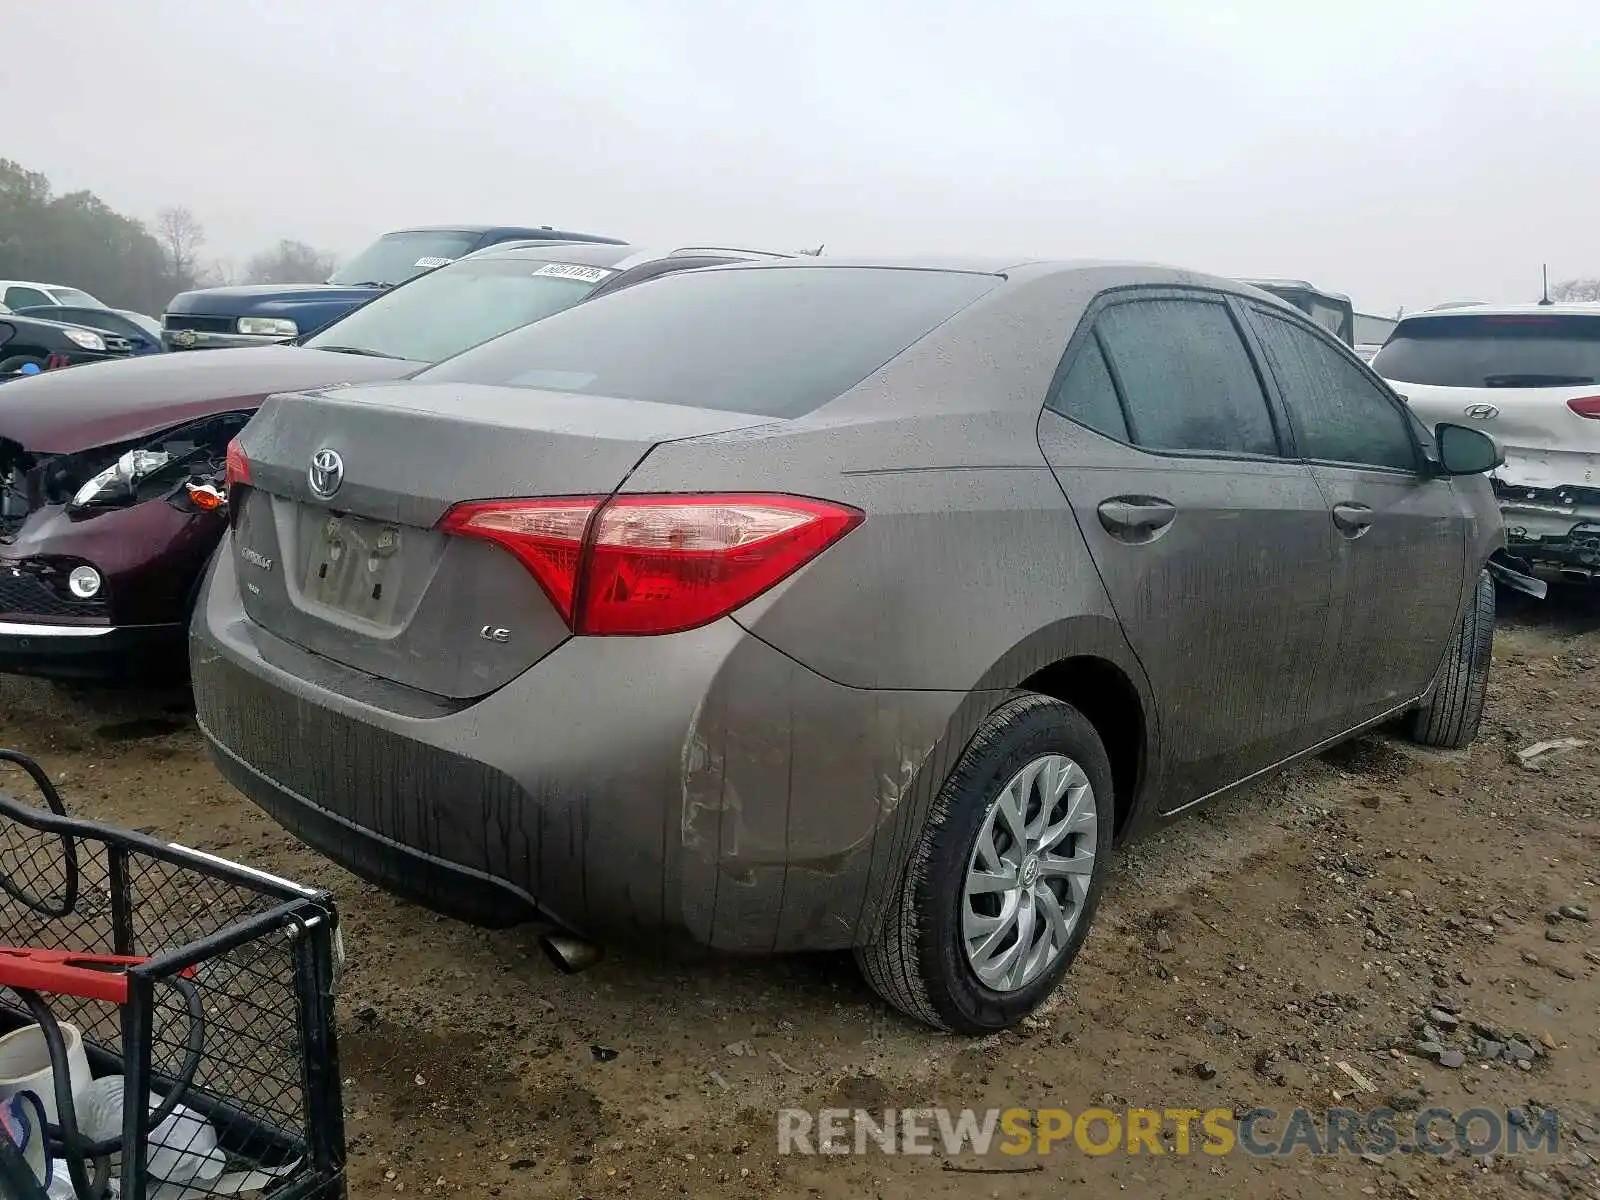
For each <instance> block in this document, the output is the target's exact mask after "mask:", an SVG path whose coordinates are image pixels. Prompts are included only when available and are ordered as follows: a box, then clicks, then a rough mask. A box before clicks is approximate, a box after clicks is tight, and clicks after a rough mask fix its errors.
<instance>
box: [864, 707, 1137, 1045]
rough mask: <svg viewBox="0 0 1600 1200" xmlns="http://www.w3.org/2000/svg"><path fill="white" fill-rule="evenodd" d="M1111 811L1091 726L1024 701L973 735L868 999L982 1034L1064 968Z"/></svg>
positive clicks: (885, 937) (908, 886)
mask: <svg viewBox="0 0 1600 1200" xmlns="http://www.w3.org/2000/svg"><path fill="white" fill-rule="evenodd" d="M1114 811H1115V810H1114V801H1113V796H1112V790H1111V764H1110V760H1109V759H1108V758H1107V756H1106V752H1105V747H1104V746H1103V745H1102V744H1101V741H1100V738H1099V735H1098V734H1096V732H1095V730H1094V726H1092V725H1091V724H1090V723H1089V722H1088V720H1087V719H1086V718H1085V717H1084V716H1083V715H1082V714H1081V713H1079V712H1078V711H1077V710H1076V709H1074V708H1072V707H1071V706H1070V705H1066V704H1062V703H1061V702H1060V701H1057V700H1052V699H1050V698H1049V697H1047V696H1040V695H1025V696H1021V697H1018V698H1017V699H1015V700H1011V701H1008V702H1007V703H1005V704H1003V705H1001V706H1000V707H999V708H998V709H996V710H995V711H994V712H993V713H992V714H991V715H990V716H989V718H988V719H987V720H986V721H985V722H984V723H983V725H982V726H981V727H980V728H979V729H978V732H977V733H976V734H975V735H974V736H973V738H972V740H971V742H969V743H968V745H967V748H966V750H965V751H964V752H963V753H962V755H961V758H960V760H959V761H958V762H957V763H956V765H955V768H954V769H953V770H952V771H951V772H950V775H949V777H948V778H947V779H946V780H945V782H944V786H943V788H942V789H941V790H940V792H939V795H938V797H937V798H936V799H935V801H934V805H933V811H932V812H931V813H930V815H929V817H928V821H927V824H926V826H925V827H924V828H923V831H922V837H921V839H920V840H919V842H918V844H917V847H916V849H915V851H914V852H913V853H912V856H911V861H910V864H909V867H908V869H907V871H906V876H905V879H904V881H903V883H902V884H901V890H900V893H899V895H898V897H896V899H895V901H894V906H893V908H892V909H891V911H890V912H889V915H888V917H887V919H886V921H885V925H884V928H883V930H882V931H881V933H880V935H879V937H878V939H877V941H875V942H874V943H873V944H872V945H870V946H866V947H863V948H861V949H860V950H858V951H857V954H856V957H857V961H858V962H859V963H860V964H861V968H862V971H863V973H864V974H865V975H866V977H867V981H868V982H869V983H870V984H871V985H872V987H873V989H874V990H875V991H876V992H877V993H878V994H879V995H880V996H882V997H883V998H884V999H885V1000H887V1001H888V1002H889V1003H890V1004H893V1005H894V1006H895V1007H896V1008H898V1009H900V1010H901V1011H903V1012H905V1013H907V1014H908V1015H910V1016H913V1017H916V1018H918V1019H919V1020H922V1021H925V1022H927V1023H928V1024H930V1025H933V1026H935V1027H937V1028H940V1029H948V1030H953V1031H955V1032H958V1033H988V1032H991V1031H993V1030H997V1029H1005V1028H1007V1027H1008V1026H1011V1025H1014V1024H1016V1023H1017V1022H1018V1021H1020V1020H1021V1019H1022V1018H1023V1017H1025V1016H1027V1015H1028V1013H1030V1012H1032V1011H1033V1010H1034V1009H1035V1008H1037V1007H1038V1006H1039V1005H1040V1004H1041V1003H1042V1002H1043V1001H1044V1000H1045V998H1046V997H1047V996H1049V995H1050V993H1051V992H1052V991H1053V990H1054V989H1055V987H1056V985H1057V984H1058V983H1060V981H1061V978H1062V976H1064V975H1065V974H1066V972H1067V969H1068V968H1069V967H1070V966H1071V965H1072V960H1073V959H1074V958H1075V957H1076V956H1077V953H1078V949H1079V947H1080V946H1081V945H1082V944H1083V939H1084V937H1085V936H1086V935H1087V934H1088V932H1089V923H1090V921H1091V920H1092V919H1093V917H1094V909H1095V905H1096V903H1097V902H1098V900H1099V897H1100V891H1101V889H1102V887H1103V885H1104V882H1105V873H1106V866H1107V860H1108V858H1109V856H1110V850H1111V835H1112V823H1113V819H1114Z"/></svg>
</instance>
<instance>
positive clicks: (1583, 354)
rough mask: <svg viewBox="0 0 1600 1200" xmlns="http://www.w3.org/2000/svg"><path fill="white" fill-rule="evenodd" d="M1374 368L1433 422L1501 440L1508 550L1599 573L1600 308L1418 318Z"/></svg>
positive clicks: (1405, 325)
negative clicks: (1465, 423) (1464, 426)
mask: <svg viewBox="0 0 1600 1200" xmlns="http://www.w3.org/2000/svg"><path fill="white" fill-rule="evenodd" d="M1372 369H1373V370H1374V371H1376V372H1377V373H1378V374H1379V375H1381V376H1382V377H1383V378H1384V379H1385V380H1386V381H1387V382H1388V383H1389V385H1390V386H1391V387H1393V388H1394V389H1395V390H1396V391H1397V392H1399V393H1400V394H1401V395H1402V396H1403V397H1405V399H1406V400H1407V401H1408V402H1409V403H1410V405H1411V408H1412V410H1413V411H1414V412H1415V413H1416V414H1417V416H1418V417H1420V418H1421V419H1422V420H1423V421H1424V422H1425V423H1426V424H1428V425H1429V426H1433V425H1436V424H1438V423H1439V422H1441V421H1452V422H1460V421H1461V420H1462V418H1466V419H1467V420H1469V421H1471V422H1472V423H1474V424H1478V425H1481V426H1482V428H1483V430H1484V432H1486V433H1489V434H1493V435H1494V437H1495V438H1496V439H1497V440H1498V441H1499V442H1500V444H1501V446H1502V447H1503V448H1504V450H1505V455H1506V461H1505V464H1504V465H1503V466H1501V467H1500V468H1499V469H1498V470H1497V471H1495V473H1494V475H1493V480H1494V486H1495V494H1496V496H1497V497H1498V498H1499V501H1500V511H1501V512H1502V513H1503V514H1504V516H1505V522H1506V538H1507V541H1508V543H1509V545H1508V549H1509V550H1510V551H1511V553H1512V554H1515V555H1518V556H1520V557H1522V558H1524V559H1526V560H1528V561H1529V562H1531V563H1533V564H1534V566H1535V567H1537V568H1542V573H1552V572H1554V573H1559V574H1560V575H1561V576H1562V577H1564V578H1569V579H1591V578H1596V577H1600V304H1587V303H1586V304H1518V305H1505V306H1494V305H1488V304H1475V305H1471V306H1462V307H1452V308H1447V309H1443V310H1440V309H1434V310H1431V311H1428V312H1421V313H1417V314H1415V315H1414V316H1408V317H1406V318H1404V319H1403V320H1402V321H1401V322H1400V324H1399V325H1398V326H1396V327H1395V331H1394V333H1393V334H1391V335H1390V337H1389V340H1388V341H1387V342H1386V343H1385V344H1384V346H1383V349H1382V350H1380V351H1378V353H1377V355H1376V356H1375V357H1374V358H1373V360H1372Z"/></svg>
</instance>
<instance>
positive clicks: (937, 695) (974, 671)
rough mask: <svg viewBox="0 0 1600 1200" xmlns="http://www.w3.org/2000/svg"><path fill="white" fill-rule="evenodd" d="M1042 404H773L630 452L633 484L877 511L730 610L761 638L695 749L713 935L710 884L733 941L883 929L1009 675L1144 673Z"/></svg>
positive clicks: (686, 830)
mask: <svg viewBox="0 0 1600 1200" xmlns="http://www.w3.org/2000/svg"><path fill="white" fill-rule="evenodd" d="M1036 424H1037V411H1036V410H1035V411H1026V410H1018V411H1014V412H1007V413H993V412H990V413H970V412H966V413H946V414H935V415H933V416H930V417H929V418H927V419H926V420H923V421H919V422H915V423H912V426H913V427H912V428H910V429H908V428H907V422H905V421H903V420H886V421H872V420H869V421H864V422H859V423H856V422H851V423H844V424H839V425H833V426H828V427H822V428H809V429H808V428H800V427H789V428H785V427H782V426H779V427H768V428H767V429H765V430H762V431H744V432H742V433H737V434H731V435H716V436H713V437H709V438H703V439H697V440H695V441H692V442H684V443H678V444H675V445H672V446H667V447H659V448H657V449H656V450H655V451H653V452H652V453H651V454H650V455H649V456H648V457H647V458H646V459H645V461H644V462H643V463H642V464H641V465H640V467H639V469H638V470H636V471H635V472H634V474H633V475H632V476H630V478H629V480H628V483H627V485H626V487H625V489H624V490H625V491H656V490H660V491H673V490H706V489H716V490H723V489H727V490H731V491H744V490H748V491H783V492H790V493H796V494H802V495H810V496H817V497H822V498H826V499H830V500H836V501H841V502H844V503H848V504H853V505H856V506H858V507H860V508H861V509H863V510H864V511H865V512H866V513H867V514H868V515H867V520H866V521H865V523H864V524H863V525H862V526H860V527H859V528H857V529H856V530H854V531H853V532H852V533H850V534H849V535H848V536H846V537H845V538H844V539H843V540H842V541H840V542H839V543H837V544H836V545H834V546H833V547H831V548H830V549H829V550H828V551H827V552H825V553H824V554H823V555H822V556H821V557H820V558H819V559H817V560H816V561H814V562H812V563H811V564H809V565H808V566H807V567H806V568H804V569H803V570H802V571H801V572H799V573H798V574H797V575H795V576H793V577H791V579H789V580H788V581H786V582H785V583H783V584H781V585H779V587H777V588H775V589H774V590H773V591H771V592H769V593H768V594H766V595H765V596H763V597H760V598H758V599H757V600H756V601H755V602H753V603H751V604H749V605H747V606H745V607H744V608H743V609H741V610H740V611H739V612H738V613H737V614H735V617H736V619H737V620H738V621H739V622H740V623H741V624H742V625H744V626H745V627H746V628H747V629H749V630H751V631H752V633H754V634H755V635H756V638H757V639H760V640H752V641H751V642H750V643H749V645H748V646H742V647H740V649H739V650H738V651H737V652H736V653H735V654H734V655H732V656H731V657H730V659H729V661H728V663H727V664H726V665H725V666H724V668H723V670H722V672H721V673H720V674H719V677H718V681H717V686H716V687H715V689H713V691H712V693H711V695H710V696H709V697H708V699H707V701H706V703H705V704H704V705H703V706H702V707H701V709H700V711H699V712H698V713H697V715H696V722H695V729H694V731H693V733H692V734H691V736H690V738H689V739H688V741H687V743H686V746H685V752H684V758H683V774H684V788H683V798H682V802H681V806H682V813H683V819H684V827H683V830H682V842H683V846H684V878H683V896H684V908H685V912H686V915H687V916H688V917H689V918H690V925H691V928H692V929H694V930H696V932H697V935H698V936H701V937H706V934H705V933H704V932H702V931H704V930H706V929H707V927H708V923H707V921H706V914H705V913H704V912H703V911H700V910H699V909H697V908H696V905H699V904H703V903H704V902H705V898H706V897H707V896H709V895H714V896H715V900H714V915H713V917H712V919H711V920H710V922H709V933H710V936H709V938H708V939H707V940H710V941H712V942H713V943H714V944H716V945H718V946H721V947H726V948H737V949H751V950H754V949H768V948H772V949H777V950H794V949H836V948H843V947H847V946H850V945H854V944H859V943H861V942H864V941H867V940H870V939H871V937H873V936H874V935H875V932H876V930H877V929H878V927H879V924H880V917H881V913H882V906H883V903H884V901H885V898H886V897H887V896H889V895H892V894H893V891H894V887H893V885H894V884H895V883H896V882H897V880H898V879H899V877H900V874H901V872H902V870H903V868H904V864H905V862H906V859H907V857H908V855H909V853H910V851H911V848H912V846H913V845H914V843H915V839H916V836H917V834H918V832H919V831H920V829H921V827H922V823H923V819H924V817H925V814H926V813H927V811H928V808H929V805H930V802H931V799H932V797H933V796H934V795H935V794H936V793H937V791H938V789H939V787H940V786H941V785H942V784H943V782H944V779H945V776H946V775H947V774H948V772H949V770H950V768H951V766H952V765H953V764H954V761H955V759H956V757H957V756H959V754H960V753H961V751H962V750H963V749H964V747H965V746H966V744H967V742H968V741H969V740H970V739H971V737H972V734H973V732H974V731H975V730H976V728H977V726H978V724H979V723H980V722H981V721H982V720H983V719H984V718H985V717H986V716H987V715H988V713H989V712H991V711H992V710H993V709H994V708H995V707H996V706H997V705H998V704H1000V703H1001V702H1002V701H1003V700H1004V699H1005V697H1006V695H1007V694H1008V691H1009V690H1010V689H1012V688H1015V687H1016V686H1017V685H1018V684H1020V683H1021V682H1022V681H1023V680H1025V679H1027V678H1028V677H1029V676H1030V675H1032V674H1033V673H1035V672H1036V671H1038V670H1040V669H1042V668H1043V667H1046V666H1048V665H1050V664H1051V663H1053V662H1056V661H1059V660H1060V659H1062V658H1065V657H1070V656H1072V655H1075V654H1084V655H1092V656H1096V657H1103V658H1107V659H1108V660H1110V661H1112V662H1115V663H1116V664H1117V665H1118V666H1119V667H1121V668H1122V669H1123V670H1124V671H1126V672H1128V673H1129V674H1130V675H1132V676H1133V677H1134V678H1135V680H1136V686H1137V687H1139V688H1140V690H1141V693H1143V691H1144V684H1143V677H1142V674H1140V673H1139V672H1138V668H1137V666H1136V664H1135V663H1134V661H1133V658H1132V655H1131V652H1130V651H1129V650H1128V649H1127V644H1126V642H1125V640H1124V639H1123V638H1122V635H1121V632H1120V628H1119V627H1118V626H1117V624H1116V622H1115V620H1114V618H1113V617H1112V615H1111V610H1110V606H1109V603H1108V602H1107V600H1106V597H1105V594H1104V591H1103V589H1102V587H1101V585H1100V581H1099V577H1098V575H1097V574H1096V573H1095V571H1094V569H1093V567H1092V565H1091V564H1090V562H1089V559H1088V556H1087V553H1086V552H1085V550H1084V548H1083V545H1082V542H1081V540H1080V538H1079V534H1078V531H1077V527H1076V523H1075V521H1074V519H1073V516H1072V512H1071V510H1070V508H1069V507H1068V506H1067V502H1066V499H1065V497H1064V496H1063V495H1062V493H1061V490H1060V488H1059V487H1058V486H1057V484H1056V482H1055V478H1054V476H1053V475H1052V473H1051V472H1050V470H1049V467H1048V466H1047V465H1046V464H1045V463H1044V461H1043V458H1042V455H1041V453H1040V451H1039V449H1038V443H1037V440H1036V435H1035V428H1036ZM780 431H781V432H780ZM864 463H865V464H872V465H871V466H866V467H863V466H861V465H860V464H864ZM929 466H932V467H934V468H937V469H927V468H928V467H929ZM908 468H909V469H908ZM1146 711H1147V712H1151V711H1152V710H1151V709H1150V706H1149V705H1148V704H1147V705H1146ZM1151 720H1152V724H1153V712H1152V718H1151ZM1151 732H1152V733H1153V728H1152V730H1151ZM713 846H714V849H713Z"/></svg>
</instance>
